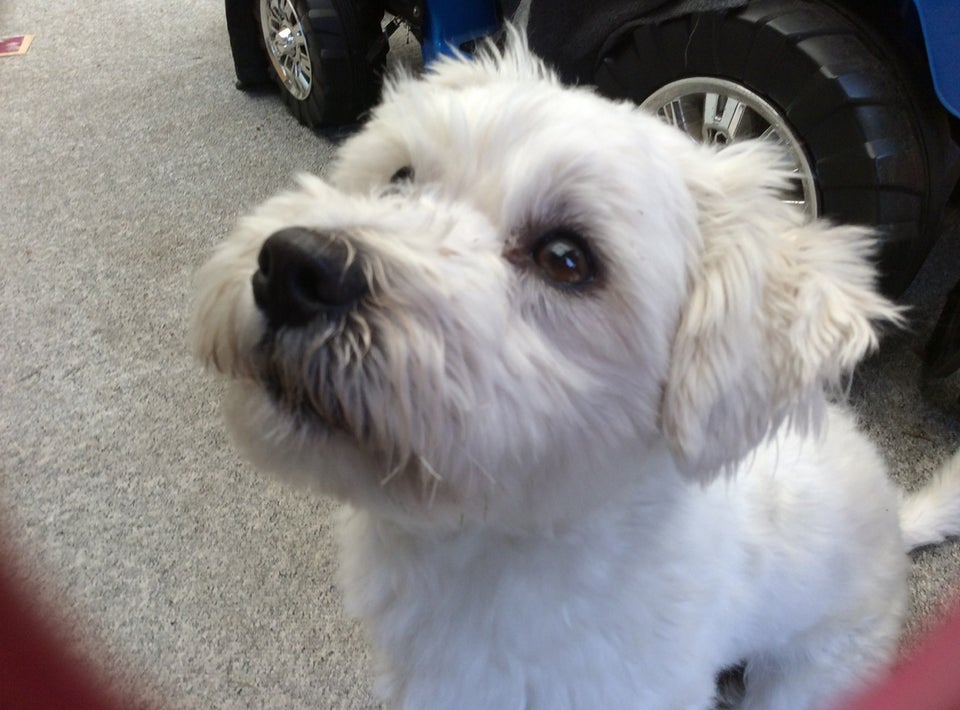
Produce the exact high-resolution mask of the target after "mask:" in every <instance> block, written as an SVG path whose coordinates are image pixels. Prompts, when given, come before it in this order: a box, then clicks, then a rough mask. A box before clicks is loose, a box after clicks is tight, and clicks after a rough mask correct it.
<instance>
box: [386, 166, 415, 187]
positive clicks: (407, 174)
mask: <svg viewBox="0 0 960 710" xmlns="http://www.w3.org/2000/svg"><path fill="white" fill-rule="evenodd" d="M413 175H414V173H413V168H411V167H410V166H409V165H404V166H403V167H402V168H400V169H399V170H398V171H397V172H395V173H394V174H393V176H392V177H391V178H390V182H392V183H398V182H412V181H413Z"/></svg>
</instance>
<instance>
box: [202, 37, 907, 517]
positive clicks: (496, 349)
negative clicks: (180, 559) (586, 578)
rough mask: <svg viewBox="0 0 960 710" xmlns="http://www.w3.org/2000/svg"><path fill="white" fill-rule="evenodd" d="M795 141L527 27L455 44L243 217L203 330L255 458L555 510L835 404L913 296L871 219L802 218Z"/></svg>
mask: <svg viewBox="0 0 960 710" xmlns="http://www.w3.org/2000/svg"><path fill="white" fill-rule="evenodd" d="M778 161H779V157H778V153H777V152H776V151H775V149H773V148H770V147H766V146H764V145H760V144H743V145H734V146H732V147H730V148H727V149H725V150H723V151H721V152H715V151H714V150H712V149H709V148H705V147H702V146H698V145H696V144H693V143H692V142H690V141H689V140H688V139H687V138H686V137H685V136H684V135H682V134H680V133H679V132H677V131H676V130H675V129H673V128H670V127H668V126H665V125H663V124H661V123H660V122H659V121H658V120H657V119H655V118H653V117H650V116H647V115H645V114H643V113H641V112H640V111H639V110H638V109H636V108H634V107H632V106H630V105H626V104H618V103H613V102H610V101H607V100H605V99H603V98H601V97H599V96H596V95H595V94H593V93H592V92H590V91H588V90H585V89H571V88H564V87H561V86H560V85H559V83H558V82H557V80H556V79H555V78H554V76H553V75H552V74H551V73H550V72H549V71H548V70H547V69H545V68H544V66H543V65H542V64H541V63H540V61H539V60H537V59H536V58H534V57H532V56H531V55H530V54H529V52H528V50H527V49H526V47H525V44H524V43H523V41H522V40H520V39H518V38H514V40H513V41H512V42H511V43H510V44H509V46H508V48H507V49H506V50H504V52H502V53H496V52H490V53H489V54H487V55H486V56H484V57H481V58H479V59H474V60H445V61H443V62H441V63H439V64H438V65H437V66H436V67H435V68H434V69H433V70H431V71H429V72H428V73H427V74H426V75H425V76H424V77H423V78H420V79H414V78H400V79H398V80H395V81H394V82H393V83H391V84H390V85H389V86H388V88H387V89H386V93H385V98H384V101H383V103H382V104H381V105H380V106H379V107H378V108H377V109H376V110H375V111H374V113H373V115H372V117H371V119H370V121H369V122H368V123H367V125H366V126H365V127H364V128H363V129H362V130H361V132H360V133H359V134H357V135H356V136H354V137H353V138H351V139H350V140H348V141H347V143H346V144H345V145H344V146H343V147H342V149H341V151H340V153H339V158H338V161H337V163H336V165H335V167H334V170H333V172H332V175H331V177H330V179H329V181H323V180H320V179H319V178H315V177H301V178H300V181H299V187H298V188H297V189H295V190H293V191H291V192H287V193H284V194H281V195H279V196H277V197H275V198H273V199H271V200H269V201H268V202H266V203H265V204H264V205H262V206H261V207H260V208H258V209H257V210H255V211H254V212H253V213H252V214H251V215H250V216H248V217H246V218H244V219H243V220H242V221H241V222H240V224H239V226H238V227H237V229H236V230H235V232H234V233H233V235H232V236H231V237H230V238H229V239H228V240H227V241H226V242H225V243H224V244H223V245H222V246H221V247H220V249H219V250H218V251H217V253H216V254H215V255H214V256H213V258H212V259H211V260H210V261H209V262H208V263H207V265H206V266H204V267H203V269H201V271H200V273H199V276H198V281H197V282H198V292H197V302H196V310H195V318H194V347H195V352H196V354H197V355H198V357H199V358H200V359H201V360H202V361H204V362H205V363H207V364H208V365H209V366H211V367H213V368H214V369H216V370H217V371H219V372H221V373H224V374H226V375H228V376H229V377H230V379H231V381H232V385H231V387H230V394H229V395H228V406H227V414H228V419H229V421H230V424H231V428H232V430H233V432H234V434H235V437H236V439H237V440H238V442H239V443H240V444H241V446H242V447H243V448H244V449H245V450H246V452H247V453H248V454H249V455H250V456H251V457H252V458H253V459H254V461H255V462H256V463H258V464H259V465H261V466H264V467H267V468H273V469H280V470H283V471H286V472H296V473H299V474H301V475H304V476H306V477H308V478H310V479H313V480H316V481H317V482H319V483H320V484H321V485H322V486H323V488H324V489H325V490H326V491H327V492H330V493H332V494H334V495H337V496H339V497H342V498H345V499H348V500H351V501H353V502H354V503H357V504H360V505H367V506H373V507H376V508H378V509H379V510H381V511H383V512H385V513H388V514H389V513H396V514H398V515H404V516H412V517H413V518H414V519H431V520H432V519H439V518H441V517H444V516H447V517H448V518H449V519H454V518H462V517H464V516H467V517H471V518H481V517H482V518H484V519H487V520H500V521H506V522H508V523H511V522H516V520H518V519H521V518H522V519H524V520H532V519H554V518H556V517H557V516H562V515H566V514H570V512H571V511H573V510H576V509H577V508H582V507H587V506H589V505H591V504H592V502H593V501H599V500H602V499H604V498H607V497H609V496H615V495H617V491H618V487H619V486H620V485H622V484H623V483H624V482H625V481H627V480H629V479H630V478H631V477H634V476H637V475H651V474H649V473H644V472H643V470H644V469H645V468H656V469H659V470H661V471H662V470H663V469H664V468H667V469H670V468H672V467H671V466H670V464H669V461H671V460H672V461H673V462H674V463H675V464H676V468H677V469H678V470H680V471H681V472H682V473H684V474H686V475H689V476H692V477H694V478H697V479H700V480H709V478H710V477H712V476H714V475H716V473H717V472H718V471H720V470H722V469H723V468H724V466H726V465H727V464H730V463H731V462H734V461H736V460H737V459H739V458H741V457H742V456H743V455H745V454H746V453H747V452H748V451H749V450H750V449H751V448H752V447H753V446H755V445H756V444H757V443H758V442H759V441H760V440H761V439H762V438H763V437H764V436H765V435H767V434H768V433H769V432H770V431H771V429H772V428H774V427H776V426H778V425H779V424H780V423H781V422H783V421H784V420H787V419H790V420H792V421H793V422H794V423H796V424H799V425H806V424H809V423H811V422H813V421H815V418H816V415H817V412H818V408H819V407H820V406H821V403H822V401H823V387H824V385H825V383H830V382H835V381H836V380H838V378H839V377H840V376H841V374H842V373H843V372H844V371H846V370H848V369H849V368H851V367H852V366H853V365H854V364H855V363H856V362H857V360H858V359H859V358H860V357H861V356H862V355H863V354H864V353H865V352H866V351H867V350H868V349H870V348H871V347H872V346H873V345H874V344H875V342H876V335H875V331H874V328H873V325H872V322H873V321H876V320H882V319H895V318H896V317H897V314H896V311H895V309H894V308H893V307H891V306H890V305H889V304H888V303H887V302H886V301H884V300H883V299H882V298H881V297H879V296H878V295H877V294H876V293H875V292H874V290H873V271H872V269H871V267H870V266H869V263H868V257H869V252H870V244H871V240H870V237H869V235H868V234H866V233H865V232H864V231H863V230H860V229H856V228H850V227H833V226H830V225H827V224H825V223H820V222H814V223H805V222H804V221H803V219H802V218H801V217H800V216H799V215H798V214H797V213H796V212H795V211H794V209H793V208H792V207H790V206H788V205H785V204H783V203H781V202H780V201H779V200H778V199H777V196H776V190H777V189H778V187H781V186H782V184H783V181H784V180H785V179H786V177H785V175H786V173H785V171H783V170H782V169H781V168H780V167H779V163H778ZM654 460H656V465H653V464H652V463H650V462H652V461H654ZM648 464H649V465H648ZM661 475H673V474H672V473H671V472H670V471H668V472H667V473H666V474H661ZM533 511H536V512H533Z"/></svg>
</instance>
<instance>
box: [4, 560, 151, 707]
mask: <svg viewBox="0 0 960 710" xmlns="http://www.w3.org/2000/svg"><path fill="white" fill-rule="evenodd" d="M38 606H42V605H40V604H39V603H31V601H30V599H29V598H28V596H27V595H26V594H24V592H23V590H22V589H20V588H18V587H16V585H15V584H14V582H13V580H12V579H11V578H10V575H9V574H8V570H7V569H6V566H5V565H4V563H3V555H2V553H0V708H3V710H46V708H51V709H52V708H70V710H121V708H130V707H134V706H135V704H133V705H132V704H129V703H121V702H120V700H119V699H118V698H116V697H114V696H113V695H112V694H111V693H109V692H108V691H106V690H104V688H103V686H102V685H101V684H100V683H98V682H97V680H96V679H97V676H96V675H95V674H94V673H92V672H91V668H90V667H89V666H87V664H86V663H84V662H82V661H80V660H78V659H77V658H75V657H73V656H71V655H70V654H68V653H67V652H66V651H64V650H63V645H62V644H61V643H59V639H58V638H57V636H56V634H55V633H54V630H53V629H52V628H50V626H49V622H47V621H46V620H45V619H44V618H43V616H42V612H41V610H40V609H38Z"/></svg>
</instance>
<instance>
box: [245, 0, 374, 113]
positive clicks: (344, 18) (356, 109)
mask: <svg viewBox="0 0 960 710" xmlns="http://www.w3.org/2000/svg"><path fill="white" fill-rule="evenodd" d="M261 2H263V0H254V7H255V11H256V13H257V18H258V23H259V17H260V10H259V7H260V3H261ZM293 2H294V6H295V7H296V10H297V15H298V17H299V18H300V23H301V25H302V27H303V32H304V36H305V39H306V43H307V50H308V52H309V54H310V62H311V65H312V67H313V79H312V82H311V88H310V93H309V94H307V96H306V98H304V99H302V100H301V99H298V98H297V97H295V96H294V95H293V94H291V93H290V92H289V91H288V90H287V89H286V87H284V86H283V82H281V81H280V80H279V78H277V76H276V72H275V71H274V69H273V66H272V65H271V67H270V72H271V75H273V77H274V79H276V82H277V85H278V86H279V87H280V93H281V94H282V95H283V98H284V102H285V103H286V105H287V108H289V109H290V112H291V113H292V114H293V115H294V116H296V118H297V120H298V121H300V123H302V124H304V125H306V126H309V127H311V128H317V127H320V126H334V125H342V124H346V123H352V122H354V121H356V120H357V119H358V118H359V117H360V116H361V114H363V112H364V111H366V110H367V109H369V108H370V107H371V106H372V105H373V104H374V103H375V102H376V101H377V99H378V98H379V96H380V86H381V80H382V74H383V67H384V64H385V61H386V54H387V49H388V43H387V41H386V38H385V37H384V35H383V30H382V28H381V26H380V21H381V19H382V18H383V3H382V2H376V0H374V1H369V0H368V1H367V2H363V1H362V0H360V1H351V0H293Z"/></svg>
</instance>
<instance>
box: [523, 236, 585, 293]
mask: <svg viewBox="0 0 960 710" xmlns="http://www.w3.org/2000/svg"><path fill="white" fill-rule="evenodd" d="M532 254H533V261H534V263H536V265H537V266H538V267H540V270H541V271H542V272H543V275H544V276H546V277H547V278H548V279H550V280H551V281H553V282H555V283H557V284H560V285H563V286H576V285H578V284H582V283H586V282H587V281H590V280H592V279H593V277H594V276H595V275H596V268H595V266H594V261H593V255H592V254H591V253H590V250H589V249H587V246H586V244H584V242H583V239H582V238H581V237H580V236H579V235H578V234H576V233H575V232H571V231H569V230H565V229H554V230H551V231H549V232H547V233H546V234H545V235H544V236H543V237H542V238H541V239H540V241H539V242H537V245H536V246H535V247H534V249H533V252H532Z"/></svg>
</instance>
